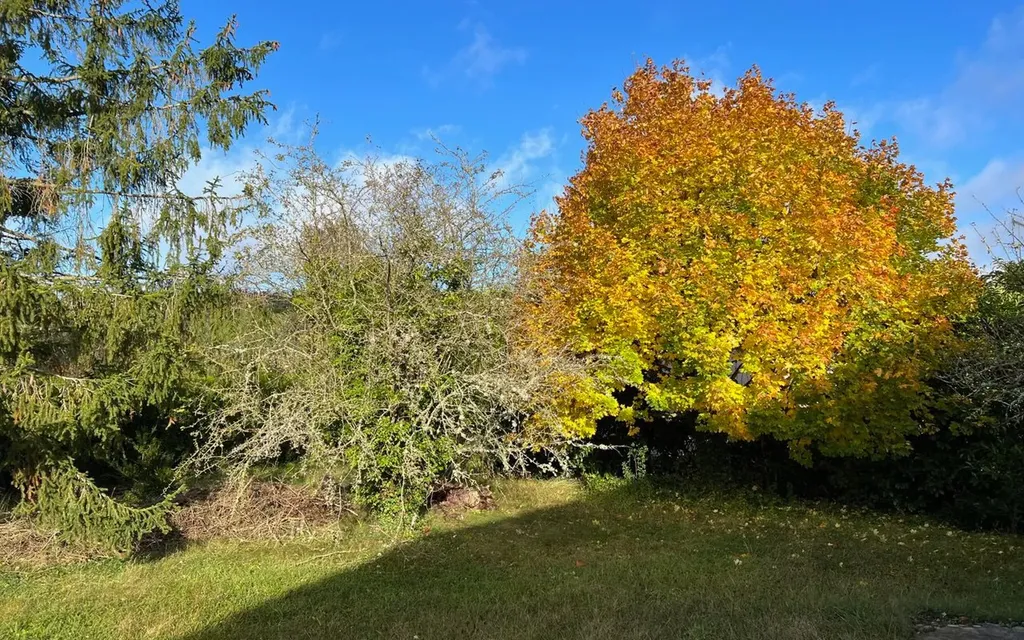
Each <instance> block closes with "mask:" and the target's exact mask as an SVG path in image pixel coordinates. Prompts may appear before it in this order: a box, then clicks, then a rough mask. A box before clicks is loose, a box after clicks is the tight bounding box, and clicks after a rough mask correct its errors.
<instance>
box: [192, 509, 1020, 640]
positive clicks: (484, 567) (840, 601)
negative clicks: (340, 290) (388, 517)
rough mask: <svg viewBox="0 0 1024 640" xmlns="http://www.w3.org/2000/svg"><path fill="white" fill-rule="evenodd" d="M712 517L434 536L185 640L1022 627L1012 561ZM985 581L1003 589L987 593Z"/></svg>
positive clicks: (782, 514) (785, 523) (766, 520)
mask: <svg viewBox="0 0 1024 640" xmlns="http://www.w3.org/2000/svg"><path fill="white" fill-rule="evenodd" d="M718 507H720V508H719V510H718V511H715V509H716V506H715V503H713V502H711V501H709V500H707V499H704V500H701V501H693V500H690V501H687V500H686V499H676V498H674V497H672V496H668V497H664V496H663V497H659V498H657V499H652V498H650V496H638V495H636V494H635V493H634V492H630V491H622V490H616V491H609V492H604V493H602V494H600V495H596V496H590V497H588V498H586V499H584V500H581V501H579V502H575V503H571V504H567V505H563V506H558V507H554V508H549V509H546V510H542V511H537V512H533V513H529V514H526V515H522V516H518V517H513V518H509V519H505V520H498V521H490V522H485V523H483V524H480V525H477V526H472V527H464V528H456V529H454V530H448V529H446V528H440V527H439V528H438V529H437V530H435V531H433V532H431V533H429V534H428V535H425V536H424V537H422V538H420V539H417V540H416V541H414V542H411V543H408V544H405V545H402V546H400V547H398V548H395V549H393V550H392V551H389V552H387V553H386V554H384V555H383V556H380V557H378V558H376V559H374V560H372V561H370V562H368V563H365V564H362V565H359V566H356V567H354V568H349V569H346V570H343V571H340V572H339V573H337V574H335V575H332V576H331V577H329V578H327V579H324V580H322V581H320V582H318V583H315V584H311V585H308V586H303V587H300V588H297V589H295V590H293V591H291V592H288V593H287V594H285V595H283V596H281V597H279V598H276V599H272V600H270V601H267V602H263V603H261V604H259V605H257V606H255V607H253V608H251V609H249V610H246V611H243V612H241V613H238V614H235V615H231V616H230V617H228V618H226V619H224V620H222V621H220V622H219V623H217V624H215V625H213V626H210V627H208V628H206V629H203V630H201V631H199V632H197V633H194V634H191V635H188V636H186V637H185V638H183V639H182V640H215V639H216V640H222V639H236V638H237V639H242V638H245V639H250V638H267V639H273V638H316V639H319V638H408V639H412V638H419V639H423V640H426V639H428V638H669V637H674V638H682V637H686V638H780V639H781V638H785V639H792V638H872V639H877V638H909V637H910V635H911V631H912V626H911V618H912V617H913V616H914V615H915V614H917V613H919V612H921V611H924V610H927V609H934V610H943V611H945V610H949V611H950V613H951V614H953V613H958V614H960V613H962V614H967V615H971V616H974V617H978V618H995V619H998V618H1006V617H1012V616H1015V615H1016V616H1020V615H1024V614H1022V613H1021V610H1022V609H1024V589H1022V587H1021V586H1020V584H1019V583H1013V579H1012V576H1013V575H1014V574H1015V573H1018V572H1019V571H1020V570H1021V569H1022V568H1024V567H1021V566H1020V558H1019V556H1017V557H1015V560H1014V562H1016V563H1017V565H1016V566H1001V565H1000V564H999V560H997V559H993V560H992V563H993V564H991V565H986V564H984V563H982V564H980V565H978V564H975V565H972V566H971V567H970V568H969V569H966V570H965V567H964V566H963V564H964V563H966V562H967V560H966V558H965V559H963V560H962V562H957V559H956V558H951V557H948V556H947V557H946V558H944V560H945V562H946V564H944V565H943V564H941V563H940V562H939V561H938V560H936V561H935V562H934V563H933V564H931V565H929V569H928V570H927V571H926V570H924V569H923V567H922V566H921V564H920V562H919V563H918V564H914V563H912V562H908V560H907V557H908V550H907V548H906V547H904V546H901V545H896V544H895V543H893V542H891V541H890V542H889V543H883V542H879V541H877V540H874V541H868V542H861V541H859V540H855V539H854V538H859V537H860V532H859V531H856V532H855V531H854V529H857V528H858V527H867V526H871V524H870V523H868V522H864V523H858V522H850V521H844V522H842V523H841V526H840V527H838V528H837V527H835V526H834V523H833V522H831V521H829V522H827V523H825V524H827V526H824V525H823V524H822V523H819V522H818V521H819V520H827V519H828V518H829V517H832V516H827V515H825V514H816V512H814V511H811V510H806V509H795V510H792V511H790V510H787V509H785V508H760V507H759V506H758V505H757V504H753V503H750V502H745V503H732V504H720V505H718ZM808 514H811V515H808ZM833 515H834V516H835V518H834V519H838V517H839V516H838V514H833ZM836 521H837V522H838V520H836ZM881 526H885V525H881ZM893 526H895V525H893ZM900 526H903V525H900ZM844 527H845V528H844ZM912 553H916V551H912ZM325 561H327V562H329V560H325ZM943 567H944V568H943ZM993 568H994V569H995V570H997V572H998V571H1003V572H1005V573H1006V574H1008V576H1010V577H1011V579H1005V578H1004V581H1003V582H1002V583H1000V582H998V581H993V580H992V578H993V574H992V573H991V571H992V570H993ZM987 572H988V573H987ZM1018 575H1019V573H1018ZM1011 583H1012V584H1011Z"/></svg>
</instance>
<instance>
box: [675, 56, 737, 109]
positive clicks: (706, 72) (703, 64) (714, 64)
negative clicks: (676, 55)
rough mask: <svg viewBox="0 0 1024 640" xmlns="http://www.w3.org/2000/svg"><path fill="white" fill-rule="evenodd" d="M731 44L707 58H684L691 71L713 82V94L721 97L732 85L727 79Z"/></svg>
mask: <svg viewBox="0 0 1024 640" xmlns="http://www.w3.org/2000/svg"><path fill="white" fill-rule="evenodd" d="M730 48H732V45H731V44H724V45H721V46H719V47H718V48H717V49H715V50H714V51H712V52H711V53H710V54H708V55H706V56H684V57H683V59H684V60H686V61H687V64H688V65H689V66H690V71H692V72H693V73H694V74H696V75H698V76H699V75H703V76H704V77H705V78H707V79H708V80H711V93H712V94H714V95H716V96H719V97H721V96H722V95H724V94H725V89H726V87H728V86H729V85H730V84H731V83H729V82H726V80H725V78H726V76H727V74H728V73H729V49H730Z"/></svg>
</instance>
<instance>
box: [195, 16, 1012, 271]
mask: <svg viewBox="0 0 1024 640" xmlns="http://www.w3.org/2000/svg"><path fill="white" fill-rule="evenodd" d="M181 8H182V12H183V13H184V15H185V16H187V17H194V18H195V19H196V20H197V21H198V23H199V26H200V32H201V33H202V34H210V33H212V32H213V31H214V30H215V29H217V28H218V27H219V26H221V24H222V23H223V22H224V20H225V19H226V18H227V17H228V16H229V15H230V13H231V12H233V11H235V12H237V13H238V20H239V41H240V42H241V43H249V42H254V41H256V40H261V39H274V40H278V41H279V42H280V43H281V49H280V51H279V52H278V53H276V54H275V55H274V56H273V57H272V58H271V60H270V61H269V62H268V64H267V66H266V68H265V70H264V72H263V73H262V74H261V76H260V78H259V85H260V86H264V87H267V88H269V89H270V90H271V92H272V99H273V100H274V102H275V103H276V104H277V105H278V106H279V111H278V112H277V113H276V114H275V115H274V116H273V117H272V122H271V127H270V128H269V130H270V131H271V132H274V133H277V134H279V135H287V134H289V133H295V132H296V131H298V130H299V129H300V127H301V125H302V123H303V122H304V121H306V120H308V119H311V118H312V117H314V116H316V115H317V114H319V115H320V117H321V119H322V122H323V126H322V129H321V131H322V133H321V136H320V139H319V145H320V146H321V147H322V149H323V151H324V152H325V153H327V154H334V153H337V154H338V155H339V156H340V155H342V154H344V153H347V152H351V151H353V150H355V151H358V150H360V149H364V150H365V149H366V144H365V140H366V137H367V136H372V139H373V142H374V144H375V145H377V146H379V147H380V148H381V149H382V150H383V152H385V153H388V154H409V155H416V154H428V153H429V152H430V150H431V148H432V146H431V144H430V142H429V136H428V133H429V132H435V133H438V134H440V135H441V137H442V138H443V139H444V140H445V141H446V142H450V143H454V144H459V145H462V146H463V147H465V148H467V149H469V150H472V151H483V150H486V151H487V152H488V153H489V155H490V158H491V159H492V161H493V162H494V163H495V164H496V165H498V166H501V167H503V168H505V169H506V171H507V172H508V173H510V174H511V175H512V177H513V178H514V179H515V180H518V181H524V182H529V183H531V184H532V185H533V186H534V187H535V188H536V190H537V195H536V196H535V197H534V199H533V200H532V201H531V202H528V203H526V206H524V207H523V209H522V211H521V212H519V213H518V214H517V220H516V223H517V226H519V227H520V228H523V227H525V225H526V221H527V219H528V216H529V211H530V209H537V208H541V207H544V206H549V202H550V198H551V196H552V195H553V194H554V193H556V192H557V191H559V190H560V185H561V184H562V183H563V182H564V179H565V177H566V176H568V175H570V174H572V173H573V172H575V171H576V170H577V169H578V168H579V166H580V152H581V151H582V149H583V143H582V139H581V137H580V134H579V124H578V120H579V118H580V117H581V116H582V115H583V114H585V113H586V112H587V111H588V110H589V109H591V108H595V107H598V106H600V105H601V103H602V102H604V101H605V100H607V99H608V96H609V93H610V92H611V90H612V88H613V87H615V86H618V85H620V84H621V82H622V81H623V79H624V78H625V77H626V76H627V75H628V74H629V73H630V71H631V70H632V69H633V68H634V67H635V65H636V64H637V63H639V62H641V61H642V60H644V59H645V58H646V57H648V56H650V57H652V58H653V59H654V60H655V61H656V62H658V63H668V62H669V61H671V60H672V59H674V58H678V57H684V58H686V59H687V60H688V61H689V62H690V63H691V66H692V67H693V68H694V69H696V70H701V71H703V72H704V73H706V74H707V75H708V76H709V77H711V78H713V79H715V80H716V81H719V82H723V83H726V84H732V83H733V81H734V80H735V79H736V78H737V77H738V76H740V75H742V73H743V72H744V71H745V70H746V69H747V68H748V67H750V66H751V65H752V64H757V65H759V66H760V67H761V69H762V71H763V72H764V73H765V75H768V76H771V77H773V78H774V79H775V81H776V86H777V87H778V88H780V89H782V90H785V91H792V92H795V93H796V94H797V97H798V98H799V99H801V100H805V101H808V102H810V103H812V104H815V105H820V104H821V103H823V102H825V101H826V100H834V101H836V102H837V103H838V105H839V106H840V108H841V109H842V110H843V111H844V112H845V113H846V114H847V115H848V117H849V118H850V119H852V120H856V121H857V123H858V125H857V126H858V128H859V129H860V130H861V131H862V133H863V135H864V138H865V139H866V140H870V139H872V138H881V137H889V136H893V135H895V136H896V137H897V138H898V139H899V142H900V145H901V149H902V151H903V156H904V158H905V159H907V160H908V161H910V162H912V163H914V164H916V165H917V166H918V167H919V168H920V169H922V170H923V171H924V172H925V174H926V176H927V178H928V179H929V181H933V182H934V181H940V180H942V179H943V178H945V177H947V176H948V177H950V178H952V179H953V181H954V183H955V184H956V186H957V190H958V192H959V195H958V203H957V205H958V218H959V219H960V222H961V227H962V229H963V233H964V234H965V235H966V236H967V240H968V244H969V245H970V246H971V250H972V253H973V254H974V255H975V257H976V259H978V260H979V262H984V261H985V258H984V251H983V249H982V248H981V244H980V242H979V241H978V239H977V237H976V234H975V232H974V231H972V230H971V229H970V228H969V227H968V225H969V223H971V222H978V223H979V224H981V225H982V226H983V227H988V226H989V225H990V219H989V217H988V214H986V213H984V210H983V208H982V207H981V206H980V204H979V203H978V202H979V201H981V202H984V203H986V204H987V205H988V206H989V207H990V208H991V209H993V210H996V211H998V210H1001V209H1002V208H1005V207H1006V206H1009V205H1012V204H1013V203H1015V202H1016V203H1017V204H1018V205H1019V204H1020V203H1019V202H1018V201H1017V199H1016V195H1015V189H1017V188H1018V187H1022V186H1024V3H1022V2H1020V1H1017V2H1010V1H1003V0H986V1H985V2H974V3H967V2H963V0H960V1H957V2H946V1H933V2H927V3H926V2H923V1H914V2H909V1H900V0H889V1H888V2H880V1H876V0H870V1H866V2H857V3H853V2H848V3H840V2H821V1H820V0H817V1H814V2H797V1H795V0H793V1H777V2H773V3H764V2H754V1H748V2H738V1H734V2H717V3H711V2H705V3H682V2H644V1H641V0H634V1H633V2H626V3H623V2H621V1H619V2H614V3H612V2H603V1H590V2H585V3H584V2H571V3H570V2H558V1H551V0H549V1H547V2H541V1H536V0H529V1H514V2H501V3H498V2H483V1H470V2H448V1H445V0H437V1H432V2H427V1H420V2H412V1H406V2H389V1H384V0H379V1H377V2H325V1H323V0H292V1H291V2H288V3H282V2H280V1H279V0H277V1H274V2H270V1H266V0H255V1H249V2H246V3H238V4H234V3H226V2H210V1H206V2H199V1H197V0H183V1H182V5H181ZM267 133H268V132H267V131H264V132H253V134H252V135H251V136H250V137H249V139H247V140H246V141H245V143H243V144H242V145H239V147H238V148H236V149H234V150H233V151H232V152H230V153H229V154H228V155H226V156H219V155H217V156H214V155H211V156H210V157H208V158H207V159H206V160H204V162H203V166H201V167H198V168H197V169H196V171H195V172H194V175H193V177H206V176H208V175H212V174H215V173H226V172H230V171H233V170H237V169H239V168H242V167H244V166H245V165H246V163H247V162H248V161H249V158H250V157H251V151H252V149H253V148H254V147H255V146H258V145H259V144H260V140H262V138H264V137H265V136H266V134H267Z"/></svg>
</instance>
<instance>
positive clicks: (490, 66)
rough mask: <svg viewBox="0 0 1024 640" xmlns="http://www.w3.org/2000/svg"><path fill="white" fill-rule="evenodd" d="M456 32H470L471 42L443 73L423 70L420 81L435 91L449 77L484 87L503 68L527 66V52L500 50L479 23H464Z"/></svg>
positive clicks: (505, 48) (449, 63)
mask: <svg viewBox="0 0 1024 640" xmlns="http://www.w3.org/2000/svg"><path fill="white" fill-rule="evenodd" d="M459 30H460V31H471V32H472V34H473V39H472V41H471V42H470V43H469V44H468V45H466V46H465V47H463V48H462V49H460V50H459V51H458V52H457V53H456V54H455V56H454V57H453V58H452V59H451V60H450V61H449V62H448V64H447V65H445V66H444V67H443V68H442V69H439V70H435V69H431V68H430V67H424V68H423V77H424V78H425V79H426V80H427V82H428V83H429V84H430V85H431V86H434V87H436V86H438V85H440V84H441V83H442V82H444V81H445V80H446V79H448V78H452V77H462V78H463V79H465V80H468V81H470V82H474V83H476V84H478V85H481V86H487V85H489V84H490V83H491V82H492V81H493V79H494V76H496V75H497V74H498V73H499V72H500V71H501V70H502V69H503V68H505V67H507V66H509V65H513V64H523V63H524V62H526V56H527V53H526V49H523V48H522V47H506V46H503V45H502V44H501V43H499V42H498V41H497V40H495V38H494V37H493V36H492V35H491V33H490V32H489V31H488V30H487V29H486V28H485V27H484V26H483V25H482V24H480V23H471V22H468V21H463V22H462V24H460V25H459Z"/></svg>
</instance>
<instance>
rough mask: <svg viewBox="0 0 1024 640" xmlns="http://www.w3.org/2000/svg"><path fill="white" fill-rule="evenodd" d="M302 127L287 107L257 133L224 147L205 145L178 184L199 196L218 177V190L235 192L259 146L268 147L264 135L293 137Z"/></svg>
mask: <svg viewBox="0 0 1024 640" xmlns="http://www.w3.org/2000/svg"><path fill="white" fill-rule="evenodd" d="M300 130H301V127H300V126H299V125H297V124H296V122H295V110H294V109H288V110H286V111H284V112H283V113H282V114H281V115H280V116H278V117H277V118H275V119H274V120H273V121H272V122H271V123H270V124H269V125H268V126H267V127H265V128H264V129H263V130H262V131H261V132H260V133H259V134H253V135H250V136H248V137H247V138H245V139H243V140H241V141H239V142H237V143H236V144H235V145H234V146H232V147H231V148H230V149H228V150H227V151H221V150H219V149H212V148H209V147H207V148H204V149H203V150H202V158H201V159H200V160H199V162H197V163H196V164H194V165H192V166H191V167H189V169H188V170H187V171H186V172H185V173H184V174H183V175H182V176H181V178H180V179H179V180H178V188H179V189H180V190H181V191H182V193H184V194H186V195H189V196H200V195H202V194H203V190H204V189H205V188H206V185H207V184H209V183H210V182H211V181H213V180H215V179H218V180H219V181H220V186H219V189H218V194H219V195H221V196H223V197H232V196H237V195H239V194H240V193H241V191H242V186H243V184H244V180H245V175H246V173H248V172H249V171H251V170H252V169H253V168H254V167H255V166H256V160H257V157H258V155H259V152H260V150H262V149H266V148H267V147H268V143H267V138H273V139H275V140H280V141H293V140H294V138H295V137H296V136H297V135H298V134H299V132H300Z"/></svg>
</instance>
